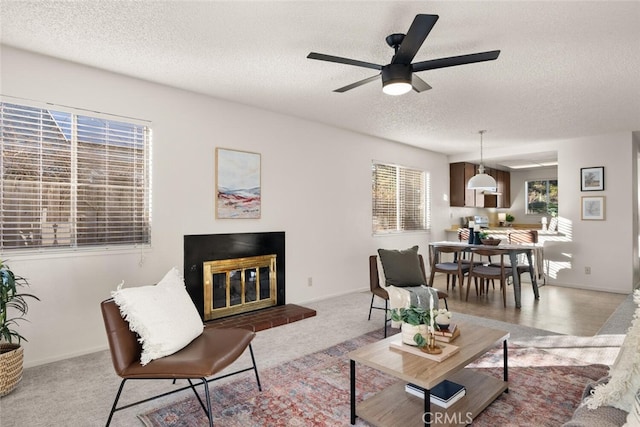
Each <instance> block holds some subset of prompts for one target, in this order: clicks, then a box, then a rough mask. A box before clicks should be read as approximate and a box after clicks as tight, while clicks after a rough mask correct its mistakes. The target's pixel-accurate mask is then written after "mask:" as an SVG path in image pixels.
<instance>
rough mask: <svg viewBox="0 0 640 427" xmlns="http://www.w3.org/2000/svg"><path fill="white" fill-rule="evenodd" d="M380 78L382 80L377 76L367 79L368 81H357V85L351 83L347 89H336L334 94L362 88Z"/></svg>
mask: <svg viewBox="0 0 640 427" xmlns="http://www.w3.org/2000/svg"><path fill="white" fill-rule="evenodd" d="M379 78H380V74H376V75H375V76H371V77H367V78H366V79H363V80H360V81H357V82H355V83H351V84H350V85H347V86H345V87H341V88H339V89H336V90H334V92H340V93H342V92H346V91H348V90H351V89H355V88H357V87H358V86H362V85H364V84H367V83H370V82H372V81H374V80H378V79H379Z"/></svg>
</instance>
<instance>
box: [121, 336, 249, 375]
mask: <svg viewBox="0 0 640 427" xmlns="http://www.w3.org/2000/svg"><path fill="white" fill-rule="evenodd" d="M254 337H255V333H254V332H252V331H249V330H246V329H240V328H215V327H210V326H205V328H204V331H203V332H202V334H200V336H198V337H197V338H196V339H194V340H193V341H191V342H190V343H189V344H188V345H187V346H186V347H184V348H183V349H181V350H180V351H178V352H176V353H174V354H171V355H169V356H167V357H161V358H159V359H156V360H153V361H151V362H150V363H149V364H147V365H146V366H142V364H141V363H134V364H132V365H131V366H129V367H127V369H126V370H125V371H124V372H123V374H122V377H123V378H202V377H210V376H213V375H214V374H216V373H218V372H220V371H222V370H223V369H224V368H226V367H227V366H229V365H231V364H232V363H233V362H234V361H235V360H236V359H238V357H240V356H241V355H242V353H243V352H244V351H245V350H246V348H247V347H248V346H249V344H251V340H253V338H254Z"/></svg>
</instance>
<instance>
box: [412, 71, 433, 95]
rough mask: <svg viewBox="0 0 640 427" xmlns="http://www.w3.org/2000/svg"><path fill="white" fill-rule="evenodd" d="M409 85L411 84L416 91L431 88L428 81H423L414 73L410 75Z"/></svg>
mask: <svg viewBox="0 0 640 427" xmlns="http://www.w3.org/2000/svg"><path fill="white" fill-rule="evenodd" d="M411 86H413V90H415V91H416V92H418V93H420V92H424V91H425V90H429V89H431V86H429V83H427V82H425V81H424V80H422V79H421V78H420V77H418V76H416V75H415V74H412V75H411Z"/></svg>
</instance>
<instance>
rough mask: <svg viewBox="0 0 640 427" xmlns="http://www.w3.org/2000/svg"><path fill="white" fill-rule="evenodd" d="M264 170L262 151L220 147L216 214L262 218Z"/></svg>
mask: <svg viewBox="0 0 640 427" xmlns="http://www.w3.org/2000/svg"><path fill="white" fill-rule="evenodd" d="M261 173H262V172H261V155H260V153H252V152H249V151H240V150H231V149H228V148H220V147H217V148H216V183H215V185H216V192H215V212H216V218H218V219H257V218H260V216H261V205H262V186H261Z"/></svg>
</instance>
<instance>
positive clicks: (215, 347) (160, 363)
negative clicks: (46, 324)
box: [101, 299, 262, 426]
mask: <svg viewBox="0 0 640 427" xmlns="http://www.w3.org/2000/svg"><path fill="white" fill-rule="evenodd" d="M101 309H102V317H103V319H104V325H105V329H106V332H107V338H108V341H109V349H110V350H111V360H112V362H113V367H114V369H115V371H116V373H117V374H118V375H119V376H120V377H121V378H122V382H121V383H120V388H119V389H118V393H117V395H116V398H115V400H114V402H113V406H112V407H111V412H110V413H109V418H108V419H107V424H106V425H107V426H109V424H110V423H111V419H112V418H113V414H114V412H116V411H119V410H122V409H126V408H129V407H131V406H134V405H138V404H140V403H143V402H148V401H150V400H153V399H156V398H159V397H163V396H167V395H169V394H173V393H177V392H179V391H182V390H186V389H188V388H191V389H192V390H193V392H194V393H195V395H196V397H197V398H198V400H199V401H200V405H201V406H202V409H203V410H204V411H205V413H206V414H207V417H208V418H209V426H213V417H212V415H211V400H210V396H209V385H208V383H209V382H211V381H215V380H218V379H221V378H225V377H228V376H231V375H235V374H239V373H241V372H246V371H250V370H253V371H254V372H255V375H256V381H257V383H258V390H260V391H262V387H261V385H260V377H259V376H258V368H257V367H256V361H255V358H254V355H253V349H252V348H251V340H253V338H254V336H255V333H254V332H251V331H249V330H245V329H237V328H236V329H233V328H229V329H220V328H209V327H206V326H205V328H204V331H203V332H202V334H201V335H200V336H198V337H197V338H196V339H194V340H193V341H192V342H191V343H189V344H188V345H187V346H186V347H185V348H183V349H182V350H180V351H178V352H177V353H174V354H172V355H169V356H165V357H161V358H159V359H155V360H152V361H151V362H149V363H148V364H146V365H144V366H143V365H141V364H140V353H141V351H142V346H141V344H140V343H139V342H138V336H137V335H136V334H135V333H134V332H131V330H130V329H129V322H127V321H126V320H124V319H123V318H122V316H121V315H120V309H119V308H118V306H117V305H116V303H115V302H114V301H113V299H108V300H106V301H103V302H102V304H101ZM247 347H249V352H250V353H251V361H252V363H253V366H252V367H248V368H245V369H241V370H237V371H234V372H231V373H228V374H225V375H221V376H218V377H216V378H210V379H207V378H209V377H212V376H213V375H215V374H217V373H218V372H220V371H222V370H223V369H224V368H226V367H227V366H229V365H231V364H232V363H233V362H234V361H235V360H236V359H238V357H240V355H242V353H244V351H245V350H246V349H247ZM134 379H135V380H139V379H144V380H157V379H164V380H166V379H170V380H173V382H174V384H175V380H178V379H186V380H187V381H188V382H189V385H188V386H185V387H181V388H178V389H174V390H170V391H168V392H166V393H163V394H160V395H157V396H153V397H150V398H147V399H144V400H140V401H138V402H135V403H131V404H128V405H124V406H121V407H117V404H118V399H119V398H120V394H121V393H122V389H123V387H124V384H125V382H126V381H127V380H134ZM192 380H200V381H201V384H202V385H203V387H204V393H205V400H206V402H203V401H202V399H201V398H200V396H199V395H198V393H197V391H196V388H195V386H196V385H200V383H196V384H194V382H193V381H192Z"/></svg>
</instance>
